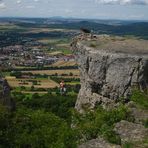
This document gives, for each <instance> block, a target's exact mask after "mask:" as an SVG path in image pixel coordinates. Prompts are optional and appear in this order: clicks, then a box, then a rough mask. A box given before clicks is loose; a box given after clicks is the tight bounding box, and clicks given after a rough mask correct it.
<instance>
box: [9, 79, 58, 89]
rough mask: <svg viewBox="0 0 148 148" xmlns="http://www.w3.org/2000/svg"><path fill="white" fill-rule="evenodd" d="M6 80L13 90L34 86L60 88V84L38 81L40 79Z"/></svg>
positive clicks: (50, 81)
mask: <svg viewBox="0 0 148 148" xmlns="http://www.w3.org/2000/svg"><path fill="white" fill-rule="evenodd" d="M6 80H7V81H8V83H9V85H10V86H11V87H12V88H15V87H21V86H24V87H29V88H30V87H32V86H34V88H55V87H58V86H59V84H57V83H56V82H54V81H53V80H49V79H42V80H41V79H40V80H38V79H17V78H15V77H6ZM34 82H36V84H34Z"/></svg>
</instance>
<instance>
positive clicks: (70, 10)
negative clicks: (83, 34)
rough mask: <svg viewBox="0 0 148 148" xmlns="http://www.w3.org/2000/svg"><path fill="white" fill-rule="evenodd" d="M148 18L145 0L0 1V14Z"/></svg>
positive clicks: (147, 7)
mask: <svg viewBox="0 0 148 148" xmlns="http://www.w3.org/2000/svg"><path fill="white" fill-rule="evenodd" d="M54 16H62V17H73V18H90V19H120V20H148V0H0V17H54Z"/></svg>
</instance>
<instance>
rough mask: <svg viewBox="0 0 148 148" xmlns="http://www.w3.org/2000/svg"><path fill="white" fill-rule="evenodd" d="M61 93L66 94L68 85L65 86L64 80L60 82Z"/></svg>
mask: <svg viewBox="0 0 148 148" xmlns="http://www.w3.org/2000/svg"><path fill="white" fill-rule="evenodd" d="M60 94H61V95H65V94H66V87H65V83H64V81H63V80H62V81H61V83H60Z"/></svg>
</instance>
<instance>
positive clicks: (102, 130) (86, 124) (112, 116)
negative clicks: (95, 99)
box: [73, 105, 132, 144]
mask: <svg viewBox="0 0 148 148" xmlns="http://www.w3.org/2000/svg"><path fill="white" fill-rule="evenodd" d="M131 119H132V118H131V116H130V112H129V111H128V110H127V108H126V107H125V106H123V105H121V106H119V107H118V108H117V109H113V110H110V111H106V110H104V109H103V108H101V107H99V108H97V109H96V110H95V111H87V112H86V113H85V114H79V113H77V112H73V123H74V124H75V125H76V128H77V130H78V131H79V132H80V136H81V138H83V140H85V141H87V140H89V139H94V138H97V136H98V135H102V136H103V137H104V138H105V139H106V140H108V141H109V142H111V143H116V144H120V143H121V140H120V137H119V136H118V135H117V134H116V133H115V132H114V131H113V127H114V124H115V123H117V122H119V121H121V120H131Z"/></svg>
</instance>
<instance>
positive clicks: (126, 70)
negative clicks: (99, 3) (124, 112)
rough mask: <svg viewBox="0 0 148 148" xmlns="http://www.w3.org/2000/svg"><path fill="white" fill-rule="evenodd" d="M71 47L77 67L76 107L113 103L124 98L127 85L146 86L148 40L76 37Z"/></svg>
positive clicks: (127, 88) (128, 87)
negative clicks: (79, 81) (78, 79)
mask: <svg viewBox="0 0 148 148" xmlns="http://www.w3.org/2000/svg"><path fill="white" fill-rule="evenodd" d="M71 46H72V50H73V52H74V54H75V59H76V61H77V63H78V66H79V70H80V79H81V89H80V92H79V95H78V99H77V103H76V109H77V110H79V111H82V110H83V107H85V106H89V107H90V108H93V107H95V105H96V104H97V103H99V104H102V105H103V106H104V107H109V106H112V105H115V104H116V103H115V102H118V101H119V100H120V99H123V100H125V101H126V100H128V99H129V96H130V95H131V88H132V87H138V88H140V89H141V90H142V91H144V90H146V89H147V88H148V41H145V40H134V39H124V38H121V37H114V38H112V37H110V36H97V37H96V36H95V39H89V38H87V37H85V38H81V37H76V38H75V39H74V40H73V42H72V44H71Z"/></svg>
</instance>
